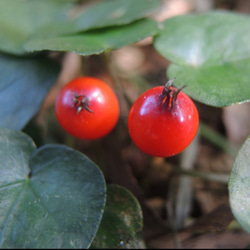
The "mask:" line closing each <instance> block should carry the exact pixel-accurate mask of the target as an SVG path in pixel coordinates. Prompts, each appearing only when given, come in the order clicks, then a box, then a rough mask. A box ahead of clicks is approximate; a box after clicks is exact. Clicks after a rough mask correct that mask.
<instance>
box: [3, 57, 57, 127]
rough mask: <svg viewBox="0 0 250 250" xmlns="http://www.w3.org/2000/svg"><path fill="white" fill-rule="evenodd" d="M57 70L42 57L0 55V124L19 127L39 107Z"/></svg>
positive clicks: (54, 64)
mask: <svg viewBox="0 0 250 250" xmlns="http://www.w3.org/2000/svg"><path fill="white" fill-rule="evenodd" d="M59 71H60V67H59V65H58V64H57V63H55V62H53V61H51V60H49V59H47V58H45V57H14V56H7V55H0V127H8V128H13V129H22V128H23V127H24V126H25V125H26V124H27V122H28V121H29V120H30V119H31V118H32V117H33V116H34V114H35V113H36V112H37V111H38V110H39V109H40V107H41V105H42V102H43V101H44V98H45V97H46V95H47V93H48V91H49V90H50V88H51V86H52V85H53V84H54V83H55V80H56V78H57V77H58V74H59Z"/></svg>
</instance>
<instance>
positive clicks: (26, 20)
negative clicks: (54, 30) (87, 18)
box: [0, 0, 73, 54]
mask: <svg viewBox="0 0 250 250" xmlns="http://www.w3.org/2000/svg"><path fill="white" fill-rule="evenodd" d="M72 7H73V5H72V3H70V2H69V1H65V0H61V1H57V0H49V1H48V0H44V1H40V0H25V1H16V0H1V1H0V50H2V51H5V52H8V53H13V54H24V53H26V52H25V51H24V49H23V45H24V43H25V42H26V41H27V40H28V39H29V37H30V36H32V35H39V34H40V32H41V31H40V30H42V29H43V27H48V26H49V25H50V24H53V25H56V24H57V25H59V24H61V25H63V24H65V23H67V22H69V21H70V19H69V15H68V14H69V11H70V10H71V8H72ZM65 25H66V24H65Z"/></svg>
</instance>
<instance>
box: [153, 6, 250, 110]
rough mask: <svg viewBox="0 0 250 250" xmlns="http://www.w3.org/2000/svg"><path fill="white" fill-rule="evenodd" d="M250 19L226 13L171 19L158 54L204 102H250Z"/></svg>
mask: <svg viewBox="0 0 250 250" xmlns="http://www.w3.org/2000/svg"><path fill="white" fill-rule="evenodd" d="M249 30H250V18H249V17H248V16H244V15H240V14H236V13H233V12H226V11H212V12H209V13H203V14H191V15H184V16H177V17H173V18H170V19H167V20H165V21H164V22H163V23H162V30H161V31H160V32H159V35H157V36H156V37H155V40H154V46H155V48H156V50H157V51H158V52H159V53H160V54H161V55H163V56H164V57H166V58H167V59H169V60H170V61H171V62H172V63H173V64H172V65H171V67H169V68H168V71H167V75H168V76H169V77H170V78H172V77H176V78H177V79H178V80H177V81H176V82H175V83H176V84H177V86H182V85H184V84H187V85H188V88H185V90H184V91H185V92H187V93H188V94H189V95H190V96H192V97H193V98H194V99H196V100H197V101H200V102H202V103H205V104H208V105H211V106H216V107H223V106H229V105H232V104H235V103H241V102H247V101H249V100H250V99H249V96H250V88H249V81H248V79H249V77H250V71H249V65H250V44H249V40H250V33H249Z"/></svg>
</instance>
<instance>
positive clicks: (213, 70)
mask: <svg viewBox="0 0 250 250" xmlns="http://www.w3.org/2000/svg"><path fill="white" fill-rule="evenodd" d="M249 68H250V59H247V60H242V61H235V62H232V63H227V64H223V65H215V66H210V67H206V68H203V67H201V68H194V67H191V66H180V65H176V64H173V63H172V64H170V66H169V67H168V69H167V76H168V77H169V78H174V77H176V80H175V81H174V85H176V86H177V87H181V86H183V85H187V88H184V89H183V91H184V92H186V93H187V94H188V95H189V96H190V97H192V98H193V99H195V100H196V101H199V102H201V103H205V104H207V105H210V106H214V107H225V106H230V105H233V104H237V103H244V102H249V101H250V84H249V83H250V82H249V79H250V71H249Z"/></svg>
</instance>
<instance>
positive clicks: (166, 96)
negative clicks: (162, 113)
mask: <svg viewBox="0 0 250 250" xmlns="http://www.w3.org/2000/svg"><path fill="white" fill-rule="evenodd" d="M175 79H176V78H175V77H174V78H173V79H170V80H168V81H167V82H166V83H165V85H164V88H163V91H162V93H161V95H160V100H161V104H162V105H163V106H164V107H168V108H169V109H171V108H172V107H173V106H174V105H175V102H176V100H177V96H178V94H179V93H180V92H181V90H182V89H183V88H185V87H187V85H184V86H182V87H181V88H179V89H177V88H174V87H173V86H172V85H173V82H174V80H175Z"/></svg>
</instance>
